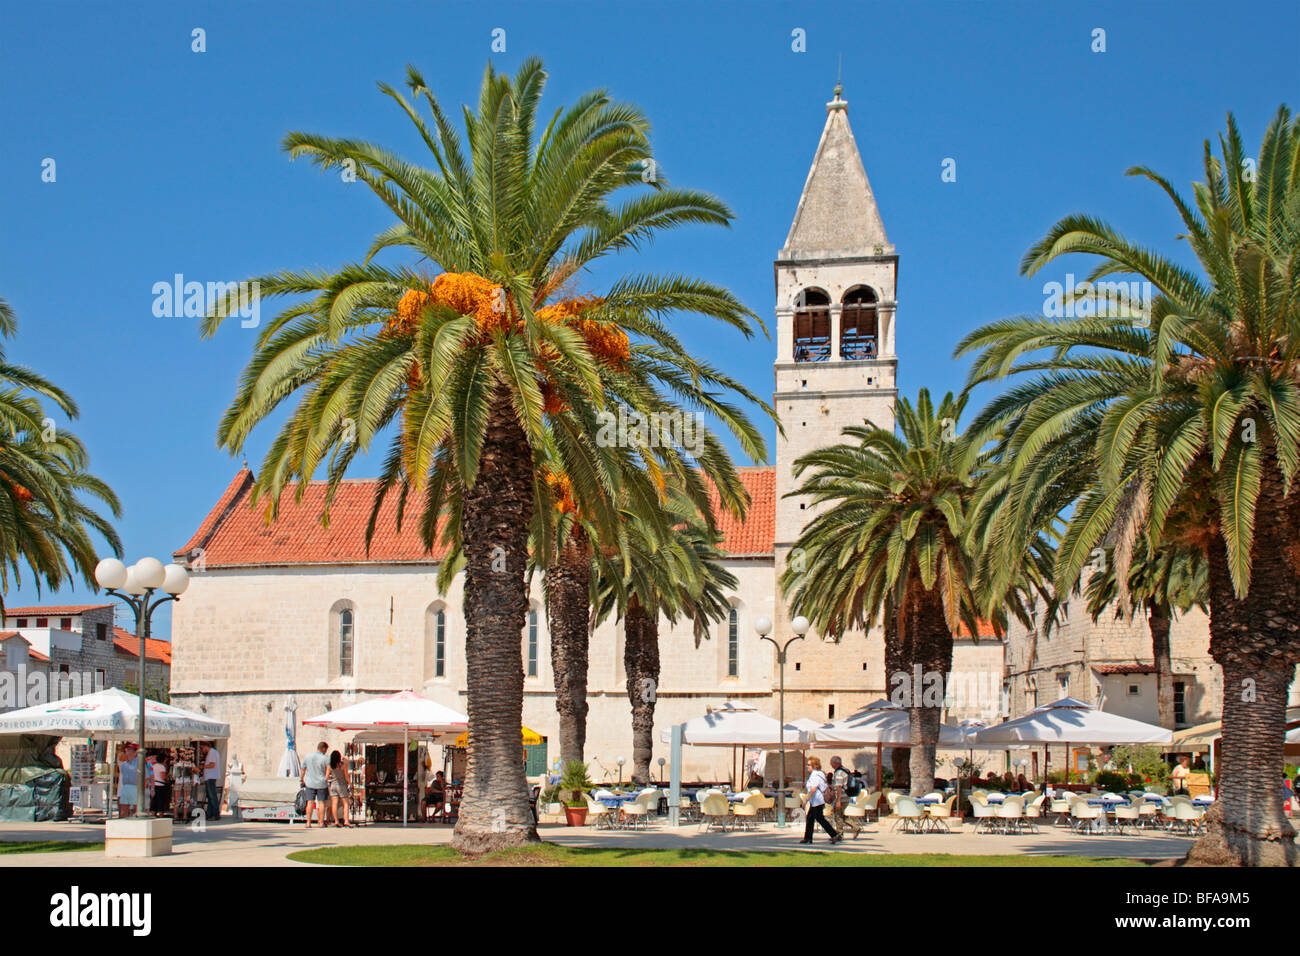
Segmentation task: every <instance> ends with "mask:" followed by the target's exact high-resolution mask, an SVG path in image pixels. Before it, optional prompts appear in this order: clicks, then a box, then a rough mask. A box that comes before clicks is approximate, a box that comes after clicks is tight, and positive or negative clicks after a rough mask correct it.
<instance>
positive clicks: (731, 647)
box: [727, 607, 740, 677]
mask: <svg viewBox="0 0 1300 956" xmlns="http://www.w3.org/2000/svg"><path fill="white" fill-rule="evenodd" d="M727 676H728V677H739V676H740V615H739V614H737V613H736V609H735V608H734V607H733V608H732V609H731V613H730V614H728V615H727Z"/></svg>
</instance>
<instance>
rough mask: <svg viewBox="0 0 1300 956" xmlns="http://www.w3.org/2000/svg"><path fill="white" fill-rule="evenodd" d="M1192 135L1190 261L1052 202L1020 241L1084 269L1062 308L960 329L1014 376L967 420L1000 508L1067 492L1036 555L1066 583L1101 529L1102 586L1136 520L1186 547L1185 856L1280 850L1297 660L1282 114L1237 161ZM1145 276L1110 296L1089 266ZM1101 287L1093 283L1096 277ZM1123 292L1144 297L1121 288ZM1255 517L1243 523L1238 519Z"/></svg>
mask: <svg viewBox="0 0 1300 956" xmlns="http://www.w3.org/2000/svg"><path fill="white" fill-rule="evenodd" d="M1219 144H1220V152H1221V157H1216V156H1215V155H1214V154H1213V151H1212V149H1211V146H1210V144H1209V142H1208V141H1207V142H1206V144H1205V149H1204V170H1205V180H1204V182H1201V183H1197V184H1195V185H1194V199H1193V201H1192V202H1191V203H1189V202H1188V201H1187V200H1185V199H1184V198H1183V197H1182V196H1180V195H1179V194H1178V192H1177V191H1176V190H1175V189H1174V188H1173V186H1172V185H1171V184H1170V183H1169V182H1168V181H1167V180H1166V179H1164V178H1163V177H1161V176H1159V175H1158V174H1157V173H1155V172H1153V171H1151V170H1149V169H1146V168H1143V167H1138V168H1134V169H1131V170H1130V171H1129V172H1130V173H1131V174H1134V175H1140V176H1144V177H1146V178H1147V179H1149V180H1151V181H1152V182H1154V183H1156V184H1157V185H1158V186H1159V187H1160V188H1161V189H1162V190H1163V191H1164V192H1165V194H1166V195H1167V196H1168V197H1169V198H1170V200H1171V201H1172V202H1173V203H1174V207H1175V209H1176V211H1177V212H1178V215H1179V216H1180V218H1181V219H1182V223H1183V227H1184V229H1185V236H1184V238H1186V239H1187V240H1188V243H1189V245H1190V247H1191V250H1192V252H1193V253H1194V255H1195V256H1196V259H1197V262H1198V265H1199V267H1200V272H1199V273H1198V272H1194V271H1192V270H1190V269H1187V268H1184V267H1182V266H1179V265H1177V264H1176V263H1174V262H1172V261H1171V260H1169V259H1166V258H1164V257H1162V256H1160V255H1158V254H1157V253H1155V252H1153V251H1152V250H1150V249H1148V248H1145V247H1142V246H1139V245H1136V244H1135V243H1133V242H1131V241H1130V240H1128V239H1126V238H1125V237H1124V236H1122V235H1121V234H1119V233H1118V232H1117V231H1115V230H1114V229H1113V228H1111V227H1110V226H1108V225H1107V224H1105V223H1104V222H1101V221H1098V220H1096V219H1093V218H1090V217H1086V216H1071V217H1067V218H1066V219H1063V220H1061V221H1060V222H1059V223H1057V224H1056V225H1055V226H1054V227H1053V228H1052V229H1051V230H1050V231H1049V233H1048V234H1047V236H1045V237H1044V238H1043V239H1042V240H1041V241H1040V242H1039V243H1038V244H1036V245H1035V246H1034V247H1033V248H1032V249H1030V250H1029V252H1028V253H1027V254H1026V256H1025V258H1024V260H1023V261H1022V263H1021V271H1022V272H1023V273H1025V274H1026V275H1032V274H1034V273H1036V272H1038V271H1039V270H1041V269H1042V268H1043V267H1044V266H1046V265H1047V264H1048V263H1050V262H1053V261H1054V260H1056V259H1057V258H1058V257H1060V256H1064V255H1069V254H1082V255H1087V256H1091V257H1093V258H1094V259H1095V260H1096V261H1097V265H1096V266H1095V268H1094V269H1093V270H1092V272H1091V274H1090V275H1089V276H1088V278H1087V282H1088V283H1090V284H1091V283H1098V285H1096V286H1089V287H1086V288H1085V289H1084V290H1083V291H1082V292H1080V293H1077V294H1076V295H1075V297H1074V301H1073V302H1071V303H1068V305H1071V306H1077V308H1075V309H1074V311H1076V312H1078V313H1079V314H1078V316H1077V317H1075V318H1073V319H1070V320H1069V321H1053V320H1045V319H1042V318H1039V317H1021V318H1017V319H1008V320H1004V321H1002V322H997V323H993V324H991V325H989V326H986V327H985V328H983V329H980V330H978V331H976V332H975V333H972V335H970V336H968V337H967V338H966V340H964V341H963V342H962V343H961V345H960V346H959V347H958V354H962V353H963V352H975V351H978V352H979V353H980V354H979V356H978V358H977V360H976V364H975V366H974V369H973V370H972V382H981V381H989V380H992V379H996V378H1001V377H1003V376H1006V375H1010V374H1016V373H1030V375H1031V377H1030V378H1029V379H1028V380H1026V381H1022V382H1020V383H1018V384H1017V385H1016V386H1015V388H1014V389H1013V390H1012V391H1011V392H1009V393H1008V394H1007V395H1005V396H1003V397H1002V398H1001V399H999V400H998V401H997V402H995V403H994V405H993V406H991V407H990V409H988V410H986V411H985V412H984V413H983V414H982V415H981V420H983V421H986V422H988V423H993V422H999V421H1000V423H1001V424H1002V425H1003V426H1004V427H1005V428H1006V429H1007V431H1008V434H1009V438H1008V442H1007V451H1008V454H1010V455H1011V456H1013V458H1014V461H1015V463H1014V465H1013V470H1014V471H1015V472H1016V477H1015V484H1016V487H1017V491H1016V496H1017V497H1018V498H1019V499H1020V502H1019V504H1018V505H1017V508H1019V509H1020V510H1021V511H1023V512H1024V513H1025V514H1028V513H1031V512H1033V511H1034V510H1035V507H1036V506H1035V505H1034V503H1033V501H1032V499H1033V497H1034V496H1035V495H1037V494H1039V493H1040V492H1041V490H1042V489H1044V488H1047V487H1052V486H1054V485H1063V486H1066V487H1068V488H1069V489H1070V491H1071V497H1072V499H1073V501H1074V502H1075V505H1074V508H1073V511H1072V512H1071V513H1070V515H1069V520H1068V526H1067V530H1066V533H1065V537H1064V539H1063V541H1062V545H1061V548H1060V551H1059V558H1058V562H1057V569H1056V575H1055V577H1056V582H1057V586H1058V589H1060V590H1063V589H1065V588H1068V587H1072V586H1073V585H1074V584H1075V583H1076V582H1077V581H1078V580H1079V575H1080V573H1081V571H1082V569H1083V567H1084V566H1085V565H1087V564H1088V563H1090V560H1091V559H1092V558H1093V556H1094V555H1095V554H1096V553H1097V552H1099V551H1104V549H1105V547H1106V546H1107V545H1110V544H1113V549H1114V557H1113V562H1114V563H1115V565H1116V571H1115V573H1116V575H1117V576H1118V580H1119V581H1120V582H1125V583H1126V582H1127V580H1128V569H1129V566H1130V564H1131V562H1132V557H1133V553H1134V548H1135V547H1136V546H1137V544H1138V542H1139V541H1140V540H1141V538H1142V536H1143V535H1146V536H1147V537H1148V538H1149V540H1150V542H1151V544H1152V545H1153V546H1155V547H1157V548H1160V547H1163V546H1165V545H1166V544H1168V545H1171V546H1174V547H1176V548H1186V549H1190V550H1193V551H1196V552H1199V553H1200V554H1202V555H1203V556H1204V560H1205V561H1206V565H1207V571H1208V578H1207V580H1208V598H1209V605H1210V654H1211V656H1212V657H1213V658H1214V659H1215V660H1216V661H1217V662H1218V663H1219V664H1220V666H1221V667H1222V669H1223V678H1224V685H1223V686H1224V702H1223V758H1222V761H1221V765H1220V780H1221V785H1220V791H1219V797H1220V798H1219V800H1218V802H1217V803H1216V805H1215V807H1214V809H1213V810H1212V811H1211V812H1210V814H1209V815H1208V821H1209V826H1208V827H1207V832H1206V834H1205V836H1203V837H1202V838H1201V840H1200V841H1198V843H1197V845H1196V847H1194V849H1193V851H1192V852H1191V854H1190V855H1189V859H1190V860H1193V861H1198V862H1218V863H1229V862H1231V863H1243V864H1257V863H1290V862H1293V861H1294V858H1295V847H1294V836H1295V835H1294V831H1293V829H1292V828H1291V825H1290V823H1289V822H1288V821H1287V820H1286V818H1285V816H1284V814H1283V812H1282V802H1281V799H1280V798H1279V796H1278V791H1277V786H1276V784H1277V780H1278V778H1279V776H1280V774H1281V772H1282V743H1283V741H1282V738H1283V733H1284V728H1285V724H1286V700H1287V696H1288V688H1289V685H1290V683H1291V679H1292V676H1293V674H1294V669H1295V664H1296V662H1297V661H1298V660H1300V621H1297V620H1296V619H1295V615H1294V608H1295V607H1296V606H1297V605H1298V603H1300V557H1298V556H1297V553H1296V550H1295V544H1294V543H1295V541H1296V540H1300V538H1298V537H1297V536H1298V535H1300V496H1297V495H1295V494H1293V493H1292V481H1293V480H1294V478H1295V476H1296V472H1297V470H1298V469H1300V336H1297V335H1296V332H1295V330H1296V328H1297V322H1298V321H1300V123H1298V122H1297V121H1296V120H1294V119H1292V117H1291V115H1290V113H1289V111H1287V110H1286V108H1285V107H1284V108H1282V109H1280V110H1279V111H1278V113H1277V115H1276V116H1275V117H1274V119H1273V120H1272V122H1271V123H1270V124H1269V127H1268V129H1267V130H1266V131H1265V133H1264V137H1263V141H1262V144H1261V146H1260V149H1259V153H1258V156H1257V157H1254V158H1252V157H1248V156H1247V155H1246V153H1245V149H1244V147H1243V146H1242V140H1241V136H1240V133H1239V131H1238V129H1237V125H1236V122H1235V120H1234V119H1233V117H1232V116H1231V115H1230V116H1229V117H1228V126H1227V132H1226V134H1225V135H1222V136H1220V138H1219ZM1116 275H1118V276H1133V277H1137V279H1138V280H1139V282H1145V283H1147V284H1148V286H1149V288H1151V289H1153V290H1154V294H1153V295H1152V296H1151V297H1150V302H1149V306H1148V303H1147V302H1145V301H1144V302H1140V303H1137V304H1135V303H1134V302H1133V299H1134V298H1135V297H1134V296H1132V294H1131V293H1130V294H1129V295H1128V296H1123V297H1120V301H1119V307H1118V308H1108V307H1107V306H1108V305H1113V304H1114V299H1115V290H1116V286H1115V285H1114V283H1113V280H1111V279H1110V278H1109V277H1111V276H1116ZM1105 283H1110V285H1109V287H1107V286H1106V285H1105ZM1136 298H1143V299H1144V298H1146V297H1145V296H1139V297H1136ZM1257 515H1260V516H1267V517H1266V519H1265V520H1263V521H1257V520H1256V516H1257Z"/></svg>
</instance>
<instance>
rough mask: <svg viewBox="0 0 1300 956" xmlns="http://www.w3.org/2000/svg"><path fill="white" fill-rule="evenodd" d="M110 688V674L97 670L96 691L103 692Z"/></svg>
mask: <svg viewBox="0 0 1300 956" xmlns="http://www.w3.org/2000/svg"><path fill="white" fill-rule="evenodd" d="M107 686H108V674H106V673H105V672H104V671H103V670H102V669H101V668H98V667H97V668H95V690H96V691H101V690H103V689H104V688H105V687H107Z"/></svg>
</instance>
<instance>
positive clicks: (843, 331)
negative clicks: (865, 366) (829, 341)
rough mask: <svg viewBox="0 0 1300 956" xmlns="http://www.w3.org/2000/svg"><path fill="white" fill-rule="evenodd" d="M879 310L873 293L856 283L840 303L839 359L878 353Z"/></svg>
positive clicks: (869, 356) (865, 357)
mask: <svg viewBox="0 0 1300 956" xmlns="http://www.w3.org/2000/svg"><path fill="white" fill-rule="evenodd" d="M879 343H880V310H879V303H878V301H877V299H876V293H875V292H874V291H872V290H871V289H869V288H867V287H866V286H858V287H857V288H854V289H850V290H849V291H848V292H846V293H844V298H843V300H841V302H840V358H843V359H870V358H875V357H876V356H877V355H878V354H879V353H880V344H879Z"/></svg>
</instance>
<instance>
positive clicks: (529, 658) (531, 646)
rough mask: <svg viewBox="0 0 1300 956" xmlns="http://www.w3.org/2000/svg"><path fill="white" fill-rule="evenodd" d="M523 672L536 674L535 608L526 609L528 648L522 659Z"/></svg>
mask: <svg viewBox="0 0 1300 956" xmlns="http://www.w3.org/2000/svg"><path fill="white" fill-rule="evenodd" d="M524 674H525V676H527V677H536V676H537V608H533V607H530V608H529V609H528V648H527V651H526V656H525V660H524Z"/></svg>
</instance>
